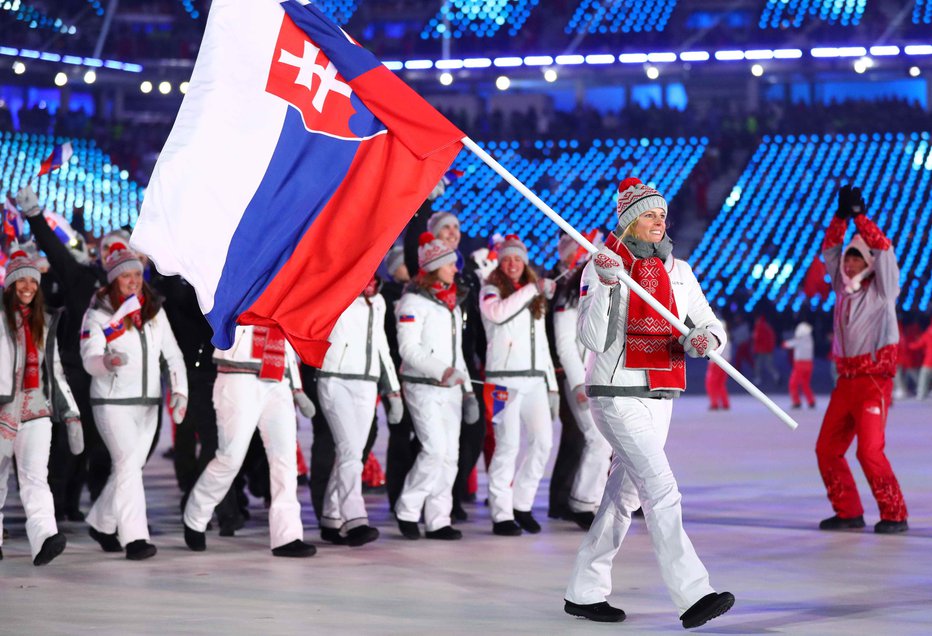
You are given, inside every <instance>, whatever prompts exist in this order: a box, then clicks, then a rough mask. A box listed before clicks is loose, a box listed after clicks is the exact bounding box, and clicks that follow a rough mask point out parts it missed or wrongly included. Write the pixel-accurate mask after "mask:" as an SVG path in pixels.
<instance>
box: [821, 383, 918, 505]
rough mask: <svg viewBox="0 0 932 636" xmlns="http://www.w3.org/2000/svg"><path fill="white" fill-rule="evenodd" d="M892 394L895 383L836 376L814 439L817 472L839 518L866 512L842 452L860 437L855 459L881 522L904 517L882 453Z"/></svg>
mask: <svg viewBox="0 0 932 636" xmlns="http://www.w3.org/2000/svg"><path fill="white" fill-rule="evenodd" d="M892 393H893V379H892V378H883V377H879V376H859V377H854V378H839V379H838V384H837V386H836V387H835V390H834V391H832V397H831V400H830V401H829V404H828V409H827V410H826V411H825V418H824V419H823V420H822V430H821V431H819V439H818V441H816V457H817V458H818V461H819V472H821V473H822V481H823V482H825V488H826V490H827V492H828V498H829V501H831V502H832V508H833V509H834V510H835V514H837V515H838V516H839V517H843V518H846V519H847V518H851V517H858V516H860V515H862V514H864V508H863V506H861V498H860V496H858V490H857V487H856V486H855V483H854V477H853V476H852V474H851V469H850V468H849V467H848V462H847V461H846V460H845V452H846V451H847V450H848V448H850V447H851V442H852V441H853V440H854V437H855V435H856V436H857V438H858V448H857V458H858V461H859V462H860V464H861V468H863V469H864V475H865V476H866V477H867V482H868V483H869V484H870V487H871V491H872V492H873V494H874V499H876V500H877V507H878V508H879V509H880V518H881V519H882V520H884V521H903V520H905V519H906V515H907V513H906V502H905V501H903V493H902V492H901V491H900V484H899V483H898V482H897V480H896V475H894V474H893V468H891V466H890V462H889V461H887V456H886V455H885V454H884V452H883V449H884V444H885V442H884V429H885V428H886V424H887V409H888V408H889V407H890V400H891V398H892Z"/></svg>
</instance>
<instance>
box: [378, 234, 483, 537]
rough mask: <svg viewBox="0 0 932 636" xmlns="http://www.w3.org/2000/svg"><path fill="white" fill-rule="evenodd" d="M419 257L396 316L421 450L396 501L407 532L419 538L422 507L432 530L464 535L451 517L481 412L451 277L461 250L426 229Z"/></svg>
mask: <svg viewBox="0 0 932 636" xmlns="http://www.w3.org/2000/svg"><path fill="white" fill-rule="evenodd" d="M418 265H419V268H420V270H421V271H420V273H419V274H418V276H417V278H416V280H415V281H414V282H413V283H412V284H411V285H410V286H409V287H408V289H407V291H406V292H405V293H404V295H403V296H402V297H401V300H399V301H398V303H397V305H396V306H395V317H396V319H397V321H398V351H399V354H400V355H401V370H400V371H401V381H402V386H403V387H404V396H405V402H406V404H407V406H408V408H409V409H410V412H411V419H412V421H413V423H414V431H415V433H416V434H417V437H418V440H420V442H421V451H420V453H418V456H417V458H416V459H415V460H414V465H413V466H412V467H411V470H409V471H408V474H407V476H406V477H405V482H404V487H403V489H402V492H401V496H400V497H399V498H398V501H396V502H395V517H396V518H397V520H398V528H399V530H401V534H402V535H403V536H404V537H405V538H407V539H418V538H419V537H420V536H421V534H420V530H419V528H418V525H417V523H418V519H419V518H420V516H421V510H422V509H423V511H424V525H425V529H426V531H427V532H426V536H427V538H428V539H441V540H447V541H453V540H457V539H460V538H462V533H461V532H460V531H459V530H456V529H454V528H453V527H452V526H451V525H450V512H451V510H452V509H453V495H452V490H451V489H452V487H453V481H454V479H455V478H456V469H457V460H458V458H459V440H460V424H461V421H463V420H465V421H467V422H475V421H476V420H478V418H479V416H478V413H479V404H478V402H477V401H476V397H475V394H474V393H473V390H472V384H471V382H470V379H469V373H468V371H467V370H466V361H465V359H464V358H463V313H462V310H461V309H460V303H461V302H462V301H463V300H464V296H463V295H461V294H458V293H457V288H456V283H455V282H454V277H455V275H456V271H457V269H456V252H454V251H453V249H452V248H451V247H450V246H449V245H448V244H447V243H445V242H444V241H441V240H439V239H435V238H434V236H433V234H430V233H429V232H425V233H424V234H423V235H421V237H420V247H419V249H418ZM475 425H476V424H471V426H475Z"/></svg>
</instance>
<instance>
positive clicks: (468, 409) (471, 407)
mask: <svg viewBox="0 0 932 636" xmlns="http://www.w3.org/2000/svg"><path fill="white" fill-rule="evenodd" d="M478 421H479V400H477V399H476V394H475V393H467V394H466V395H464V396H463V422H464V423H465V424H469V425H472V424H475V423H476V422H478Z"/></svg>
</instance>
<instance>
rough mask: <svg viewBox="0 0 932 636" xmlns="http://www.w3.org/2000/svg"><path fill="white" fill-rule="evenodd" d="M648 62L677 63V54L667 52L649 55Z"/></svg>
mask: <svg viewBox="0 0 932 636" xmlns="http://www.w3.org/2000/svg"><path fill="white" fill-rule="evenodd" d="M647 61H648V62H675V61H676V53H670V52H667V51H664V52H661V53H648V54H647Z"/></svg>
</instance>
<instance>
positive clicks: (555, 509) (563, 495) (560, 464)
mask: <svg viewBox="0 0 932 636" xmlns="http://www.w3.org/2000/svg"><path fill="white" fill-rule="evenodd" d="M558 382H559V383H560V385H561V386H562V385H563V378H562V377H560V378H558ZM572 399H575V398H574V396H573V395H566V391H560V424H561V431H560V447H559V449H558V450H557V458H556V460H555V461H554V464H553V474H552V475H551V476H550V508H549V510H548V511H547V516H548V517H550V518H551V519H561V518H563V517H566V516H567V515H569V514H570V508H569V501H570V492H571V491H572V489H573V481H574V480H575V479H576V473H577V472H578V471H579V463H580V460H581V459H582V453H583V448H584V447H585V445H586V437H585V435H583V434H582V431H580V430H579V425H578V424H577V423H576V418H575V417H573V412H572V411H571V410H570V403H569V400H572Z"/></svg>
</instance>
